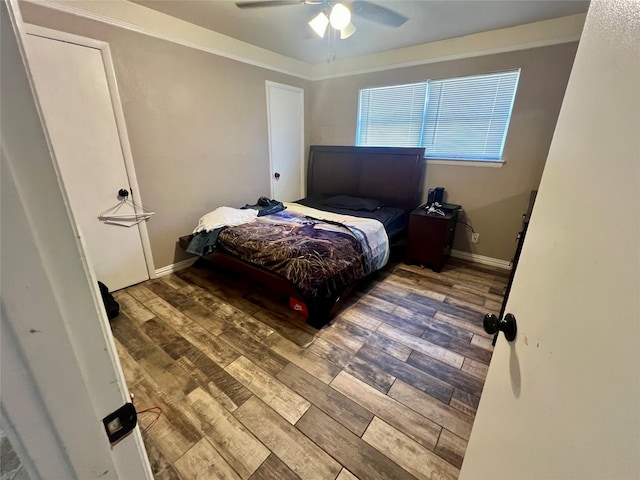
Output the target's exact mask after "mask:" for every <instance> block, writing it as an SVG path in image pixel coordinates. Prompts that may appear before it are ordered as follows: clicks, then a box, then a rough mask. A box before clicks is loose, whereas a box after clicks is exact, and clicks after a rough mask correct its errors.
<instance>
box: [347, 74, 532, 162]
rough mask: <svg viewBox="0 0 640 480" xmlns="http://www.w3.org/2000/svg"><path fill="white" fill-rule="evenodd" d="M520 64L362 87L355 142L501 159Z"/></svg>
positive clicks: (430, 154)
mask: <svg viewBox="0 0 640 480" xmlns="http://www.w3.org/2000/svg"><path fill="white" fill-rule="evenodd" d="M519 77H520V70H519V69H518V70H513V71H509V72H501V73H492V74H488V75H474V76H471V77H460V78H448V79H444V80H427V81H426V82H420V83H413V84H409V85H395V86H390V87H378V88H365V89H362V90H360V99H359V105H358V127H357V139H356V144H357V145H360V146H390V147H425V157H427V158H438V159H453V160H473V161H488V162H499V161H501V159H502V149H503V147H504V141H505V138H506V137H507V129H508V127H509V119H510V118H511V110H512V108H513V100H514V98H515V94H516V88H517V86H518V78H519Z"/></svg>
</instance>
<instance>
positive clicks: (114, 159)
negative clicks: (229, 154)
mask: <svg viewBox="0 0 640 480" xmlns="http://www.w3.org/2000/svg"><path fill="white" fill-rule="evenodd" d="M26 48H27V55H28V57H29V62H30V65H31V70H32V75H33V77H34V82H35V84H36V89H37V91H38V96H39V98H40V102H41V107H42V110H43V114H44V117H45V121H46V123H47V126H48V129H49V133H50V136H51V142H52V144H53V149H54V152H55V154H56V157H57V159H58V163H59V167H60V170H61V175H62V179H63V182H64V186H65V189H66V192H67V196H68V198H69V202H70V205H71V209H72V211H73V215H74V218H75V220H76V222H77V223H78V228H79V230H80V232H81V235H83V236H84V241H85V245H86V247H87V253H88V258H89V261H90V263H91V265H92V267H93V269H94V271H95V273H96V277H97V278H98V280H100V281H102V282H103V283H105V284H106V285H107V286H108V287H109V289H110V290H117V289H120V288H124V287H127V286H129V285H132V284H135V283H139V282H142V281H144V280H147V279H148V278H149V271H148V266H147V259H146V257H145V251H144V248H143V241H142V237H141V230H140V228H139V225H135V226H132V227H126V226H119V225H112V224H107V223H104V222H102V221H100V220H99V219H98V215H99V214H100V213H101V212H103V211H105V210H107V209H109V208H111V207H114V206H115V205H117V204H118V203H119V199H118V191H119V190H120V189H121V188H124V189H126V190H127V191H129V192H131V191H132V185H131V183H132V182H130V178H129V175H128V172H127V169H126V168H125V160H124V156H123V144H122V142H121V136H120V134H121V132H120V131H119V129H118V125H117V123H116V116H115V112H114V107H113V103H112V93H111V90H110V86H109V83H108V81H107V76H106V73H105V63H104V61H103V56H102V51H101V50H100V49H98V48H92V47H87V46H84V45H78V44H76V43H72V42H69V41H59V40H55V39H51V38H44V37H42V36H36V35H27V38H26ZM129 198H131V195H130V197H129ZM133 198H134V199H136V198H137V199H139V195H138V192H137V189H135V190H134V191H133ZM118 213H135V212H134V211H133V207H132V206H131V205H128V204H126V205H124V206H123V207H122V208H121V209H120V210H119V212H118ZM131 223H133V222H131ZM145 233H146V232H145Z"/></svg>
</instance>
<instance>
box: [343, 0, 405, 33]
mask: <svg viewBox="0 0 640 480" xmlns="http://www.w3.org/2000/svg"><path fill="white" fill-rule="evenodd" d="M351 11H352V12H353V14H354V15H358V16H359V17H362V18H364V19H366V20H370V21H372V22H377V23H381V24H383V25H388V26H390V27H399V26H400V25H402V24H403V23H405V22H406V21H407V20H409V19H408V18H407V17H405V16H404V15H401V14H399V13H398V12H394V11H393V10H389V9H388V8H386V7H381V6H380V5H376V4H375V3H371V2H367V1H364V0H361V1H355V2H351Z"/></svg>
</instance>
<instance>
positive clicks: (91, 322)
mask: <svg viewBox="0 0 640 480" xmlns="http://www.w3.org/2000/svg"><path fill="white" fill-rule="evenodd" d="M23 34H24V31H23V25H22V22H21V20H20V11H19V7H18V2H17V0H14V1H7V2H0V37H1V38H0V46H1V55H0V61H1V68H0V98H1V99H2V108H1V109H0V117H1V118H0V163H1V164H2V165H1V167H0V170H1V172H2V174H1V175H0V182H1V186H0V196H1V199H0V210H1V212H0V221H1V227H2V228H0V237H1V238H0V246H1V248H0V264H1V271H2V275H1V276H0V291H1V292H2V295H1V297H2V301H1V312H2V313H1V314H0V332H1V335H0V379H1V386H2V394H1V395H0V415H1V416H2V423H3V427H5V426H6V427H7V434H8V435H9V438H10V439H11V443H12V444H13V445H14V447H15V448H16V452H18V454H19V455H20V459H21V461H22V464H23V466H24V468H25V470H26V472H27V473H28V477H30V478H32V479H34V480H35V479H40V478H42V479H89V478H92V479H96V478H100V479H101V480H117V479H140V480H143V479H149V480H151V479H152V478H153V475H152V472H151V468H150V466H149V462H148V460H147V458H146V454H145V450H144V445H143V442H142V436H141V434H140V430H139V428H136V429H135V430H134V432H133V434H132V435H130V436H128V437H126V438H123V439H122V440H121V441H120V442H119V443H117V444H115V445H110V444H109V441H108V439H107V434H106V431H105V428H104V426H103V424H102V419H103V418H104V417H105V416H107V415H108V414H110V413H111V412H113V411H114V410H116V409H117V408H119V407H121V406H122V405H123V404H124V403H125V402H128V401H130V397H129V392H128V391H127V386H126V383H125V378H124V375H123V374H122V370H121V368H120V364H119V362H118V356H117V352H116V348H115V344H114V342H113V337H112V335H111V331H110V329H109V322H108V320H107V317H106V313H105V311H104V308H103V307H102V304H101V303H102V302H101V298H100V292H99V290H98V286H97V284H96V282H95V277H94V275H93V271H92V270H91V269H90V268H89V265H88V262H87V261H86V260H85V258H86V257H85V253H84V249H83V248H82V245H81V241H80V236H79V235H78V230H77V226H76V223H75V222H74V221H73V220H72V218H71V216H70V214H69V213H70V208H69V205H68V202H67V201H66V200H67V198H66V195H65V194H64V192H63V190H62V182H61V177H60V175H59V174H58V172H59V169H58V168H57V166H56V160H55V158H54V157H53V156H52V155H51V153H50V150H49V145H50V142H48V135H46V125H44V124H43V123H42V122H41V117H40V115H39V108H38V102H37V100H36V98H35V95H34V92H33V91H32V88H31V87H32V83H31V78H30V75H29V68H28V67H27V64H26V63H25V62H26V59H25V58H24V41H23V38H24V35H23ZM2 460H4V458H3V459H2ZM3 466H4V465H3ZM2 476H3V477H4V476H5V475H4V472H3V475H2ZM16 478H17V477H16ZM20 478H22V476H21V477H20Z"/></svg>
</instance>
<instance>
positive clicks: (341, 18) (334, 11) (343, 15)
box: [329, 3, 351, 30]
mask: <svg viewBox="0 0 640 480" xmlns="http://www.w3.org/2000/svg"><path fill="white" fill-rule="evenodd" d="M329 21H330V23H331V26H332V27H333V28H335V29H336V30H342V29H343V28H345V27H346V26H347V25H349V23H351V11H350V10H349V9H348V8H347V7H345V6H344V5H343V4H341V3H336V4H335V5H334V6H333V8H331V13H330V14H329Z"/></svg>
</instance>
